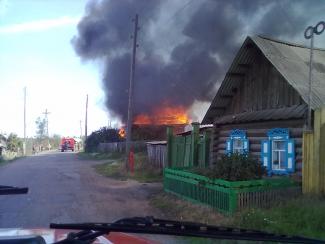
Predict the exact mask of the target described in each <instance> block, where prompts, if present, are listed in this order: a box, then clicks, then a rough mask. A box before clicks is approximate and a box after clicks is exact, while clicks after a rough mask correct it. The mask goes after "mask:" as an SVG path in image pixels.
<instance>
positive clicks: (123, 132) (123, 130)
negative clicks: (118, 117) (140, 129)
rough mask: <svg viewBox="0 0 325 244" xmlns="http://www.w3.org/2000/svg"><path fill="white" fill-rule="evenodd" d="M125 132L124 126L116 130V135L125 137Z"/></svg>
mask: <svg viewBox="0 0 325 244" xmlns="http://www.w3.org/2000/svg"><path fill="white" fill-rule="evenodd" d="M125 134H126V132H125V129H124V127H122V128H121V129H119V131H118V135H119V136H120V137H121V138H125Z"/></svg>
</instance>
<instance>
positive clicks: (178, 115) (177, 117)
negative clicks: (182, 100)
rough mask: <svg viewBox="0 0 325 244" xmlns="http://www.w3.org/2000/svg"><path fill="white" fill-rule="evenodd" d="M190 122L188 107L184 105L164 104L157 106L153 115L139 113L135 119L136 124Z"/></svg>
mask: <svg viewBox="0 0 325 244" xmlns="http://www.w3.org/2000/svg"><path fill="white" fill-rule="evenodd" d="M189 122H190V120H189V118H188V116H187V113H186V109H185V108H184V107H182V106H176V107H171V106H164V107H161V108H156V109H155V110H154V111H153V114H152V115H148V114H139V115H137V116H136V117H135V119H134V124H138V125H149V124H155V125H171V124H175V125H176V124H188V123H189Z"/></svg>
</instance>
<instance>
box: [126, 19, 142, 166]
mask: <svg viewBox="0 0 325 244" xmlns="http://www.w3.org/2000/svg"><path fill="white" fill-rule="evenodd" d="M133 21H134V31H133V36H132V38H133V48H132V60H131V72H130V84H129V103H128V121H127V127H126V150H125V151H126V165H125V166H126V168H127V169H128V168H129V154H130V148H131V140H132V138H131V136H132V121H133V83H134V73H135V57H136V52H137V36H138V30H139V27H138V14H136V15H135V18H134V20H133Z"/></svg>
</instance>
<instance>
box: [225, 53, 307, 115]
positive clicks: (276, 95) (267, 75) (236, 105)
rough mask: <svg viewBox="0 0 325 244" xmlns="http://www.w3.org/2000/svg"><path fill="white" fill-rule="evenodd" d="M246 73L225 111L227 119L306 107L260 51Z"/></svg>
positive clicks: (254, 55)
mask: <svg viewBox="0 0 325 244" xmlns="http://www.w3.org/2000/svg"><path fill="white" fill-rule="evenodd" d="M251 52H252V60H251V61H250V63H249V64H247V68H246V70H245V72H243V75H242V79H241V82H240V83H239V84H238V88H233V96H232V97H231V99H230V101H229V104H228V106H227V107H226V108H225V110H224V115H229V114H238V113H243V112H253V111H260V110H266V109H276V108H283V107H290V106H294V105H301V104H304V101H303V100H302V98H301V96H300V94H299V93H298V92H297V91H296V90H295V89H294V88H293V87H292V86H291V85H290V84H289V83H288V82H287V81H286V80H285V78H284V77H283V76H282V75H281V74H280V73H279V72H278V71H277V70H276V68H274V66H273V65H272V64H271V63H270V62H269V60H268V59H266V58H265V56H264V55H263V54H262V52H260V51H259V50H257V49H253V50H251Z"/></svg>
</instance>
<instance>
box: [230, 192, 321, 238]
mask: <svg viewBox="0 0 325 244" xmlns="http://www.w3.org/2000/svg"><path fill="white" fill-rule="evenodd" d="M233 225H234V226H236V227H242V228H249V229H256V230H263V231H268V232H272V233H277V234H286V235H298V236H304V237H310V238H319V239H324V240H325V198H315V197H308V196H302V197H299V198H296V199H292V200H288V201H285V202H282V203H279V204H277V205H275V206H273V207H272V208H270V209H251V210H247V211H245V212H242V213H239V214H238V215H237V216H235V217H234V218H233Z"/></svg>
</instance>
